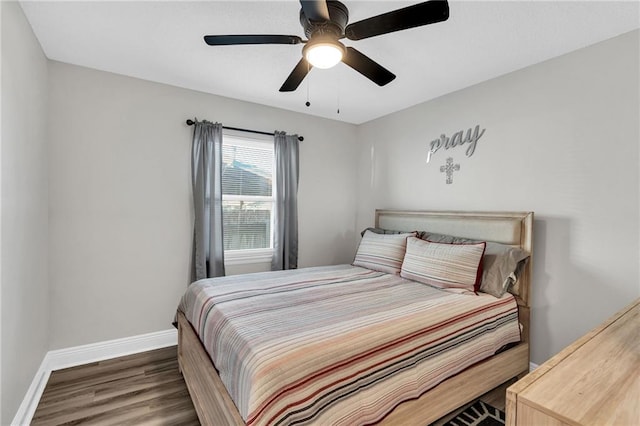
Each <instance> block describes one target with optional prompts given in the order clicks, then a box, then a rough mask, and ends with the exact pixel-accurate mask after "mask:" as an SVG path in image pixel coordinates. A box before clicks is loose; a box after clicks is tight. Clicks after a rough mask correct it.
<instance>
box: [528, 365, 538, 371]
mask: <svg viewBox="0 0 640 426" xmlns="http://www.w3.org/2000/svg"><path fill="white" fill-rule="evenodd" d="M536 368H538V364H534V363H533V362H530V363H529V373H531V372H532V371H533V370H535V369H536Z"/></svg>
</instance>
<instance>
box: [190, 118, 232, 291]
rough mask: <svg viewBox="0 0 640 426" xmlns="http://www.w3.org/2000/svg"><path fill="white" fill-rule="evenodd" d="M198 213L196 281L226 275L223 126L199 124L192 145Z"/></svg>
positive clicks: (192, 172) (193, 178)
mask: <svg viewBox="0 0 640 426" xmlns="http://www.w3.org/2000/svg"><path fill="white" fill-rule="evenodd" d="M191 177H192V184H193V206H194V212H195V221H194V235H193V267H194V269H193V278H194V280H200V279H202V278H210V277H220V276H223V275H224V247H223V241H224V240H223V235H222V124H220V123H211V122H209V121H202V122H199V121H196V123H195V125H194V129H193V144H192V145H191Z"/></svg>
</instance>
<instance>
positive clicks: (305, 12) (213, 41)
mask: <svg viewBox="0 0 640 426" xmlns="http://www.w3.org/2000/svg"><path fill="white" fill-rule="evenodd" d="M300 4H301V5H302V9H301V10H300V24H302V28H304V33H305V35H306V36H307V38H308V40H303V39H301V38H300V37H298V36H295V35H270V34H256V35H206V36H204V41H205V42H206V43H207V44H208V45H210V46H225V45H237V44H300V43H303V44H305V46H304V47H303V48H302V59H300V61H299V62H298V64H297V65H296V66H295V68H294V69H293V71H292V72H291V74H289V77H287V79H286V80H285V82H284V84H283V85H282V87H280V91H281V92H292V91H294V90H296V89H297V88H298V86H299V85H300V83H302V80H304V78H305V77H306V76H307V74H308V73H309V70H310V69H311V68H312V67H317V68H331V67H332V66H334V65H336V64H337V63H338V62H340V61H342V62H344V63H345V64H347V65H348V66H350V67H351V68H353V69H354V70H356V71H358V72H359V73H360V74H362V75H364V76H365V77H367V78H368V79H369V80H371V81H373V82H374V83H376V84H377V85H378V86H384V85H385V84H388V83H390V82H391V81H393V79H395V78H396V76H395V74H393V73H392V72H390V71H389V70H387V69H386V68H384V67H383V66H382V65H380V64H378V63H377V62H375V61H373V60H372V59H371V58H369V57H368V56H366V55H364V54H362V53H360V52H359V51H358V50H356V49H354V48H353V47H350V46H345V45H344V44H342V43H341V42H340V40H341V39H343V38H345V37H346V38H347V39H349V40H362V39H365V38H369V37H375V36H378V35H381V34H387V33H392V32H395V31H401V30H406V29H409V28H414V27H419V26H422V25H428V24H433V23H436V22H442V21H446V20H447V19H448V18H449V5H448V4H447V1H446V0H430V1H426V2H423V3H418V4H415V5H412V6H408V7H405V8H402V9H397V10H394V11H391V12H387V13H383V14H382V15H378V16H374V17H371V18H367V19H364V20H362V21H358V22H354V23H352V24H348V25H347V23H348V22H349V10H348V9H347V7H346V6H345V5H344V4H342V3H340V2H339V1H333V0H310V1H305V0H300Z"/></svg>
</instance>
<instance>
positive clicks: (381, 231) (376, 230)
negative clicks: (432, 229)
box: [360, 228, 422, 238]
mask: <svg viewBox="0 0 640 426" xmlns="http://www.w3.org/2000/svg"><path fill="white" fill-rule="evenodd" d="M367 231H371V232H373V233H374V234H406V233H410V232H413V233H415V234H416V236H417V237H418V238H420V236H421V235H422V233H421V232H418V231H394V230H391V229H383V228H366V229H365V230H363V231H362V232H361V233H360V236H361V237H364V233H365V232H367Z"/></svg>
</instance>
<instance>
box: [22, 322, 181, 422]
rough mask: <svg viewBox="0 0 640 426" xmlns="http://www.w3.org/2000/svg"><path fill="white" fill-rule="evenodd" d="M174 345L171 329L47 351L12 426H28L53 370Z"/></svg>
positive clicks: (173, 334)
mask: <svg viewBox="0 0 640 426" xmlns="http://www.w3.org/2000/svg"><path fill="white" fill-rule="evenodd" d="M177 344H178V331H177V330H175V329H171V330H165V331H158V332H155V333H148V334H141V335H138V336H131V337H125V338H123V339H115V340H107V341H104V342H98V343H92V344H89V345H82V346H74V347H71V348H65V349H57V350H55V351H49V352H47V353H46V355H45V356H44V359H43V360H42V363H41V364H40V368H39V369H38V371H37V373H36V375H35V377H34V378H33V381H32V382H31V386H29V389H27V393H26V395H25V396H24V399H23V400H22V404H20V407H19V408H18V412H17V413H16V415H15V417H14V418H13V421H12V422H11V425H12V426H27V425H29V423H31V419H32V418H33V414H34V413H35V411H36V408H37V407H38V402H39V401H40V397H41V396H42V393H43V392H44V388H45V386H46V385H47V381H48V380H49V376H50V375H51V372H52V371H55V370H60V369H63V368H69V367H75V366H77V365H82V364H89V363H91V362H97V361H103V360H105V359H111V358H117V357H120V356H126V355H132V354H135V353H140V352H146V351H150V350H153V349H160V348H166V347H167V346H174V345H177Z"/></svg>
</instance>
